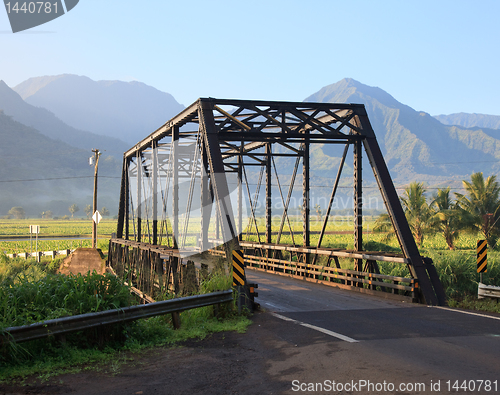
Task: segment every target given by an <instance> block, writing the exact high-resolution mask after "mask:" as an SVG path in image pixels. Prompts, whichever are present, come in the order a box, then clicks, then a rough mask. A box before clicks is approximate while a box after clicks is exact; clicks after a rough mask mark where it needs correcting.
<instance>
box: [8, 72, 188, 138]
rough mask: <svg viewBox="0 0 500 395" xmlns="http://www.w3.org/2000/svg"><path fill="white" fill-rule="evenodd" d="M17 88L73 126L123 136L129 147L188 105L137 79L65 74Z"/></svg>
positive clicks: (16, 87)
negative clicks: (98, 79)
mask: <svg viewBox="0 0 500 395" xmlns="http://www.w3.org/2000/svg"><path fill="white" fill-rule="evenodd" d="M13 90H14V91H16V92H18V93H22V95H23V96H24V100H25V101H26V102H27V103H29V104H32V105H34V106H38V107H43V108H46V109H47V110H49V111H51V112H52V113H54V114H55V115H56V116H57V117H58V118H60V119H61V120H62V121H63V122H65V123H66V124H68V125H70V126H72V127H78V128H81V129H84V130H89V131H92V132H93V133H96V134H100V135H103V136H108V137H113V138H118V139H120V140H123V141H125V142H127V144H129V146H131V145H133V144H135V143H137V142H138V141H140V140H141V139H142V138H143V137H144V136H147V135H148V134H149V133H151V132H153V131H154V130H156V128H158V126H160V125H162V124H164V123H165V122H166V121H168V120H169V119H170V118H172V117H173V116H174V115H176V114H178V113H179V112H180V111H182V110H183V109H184V106H183V105H181V104H179V103H178V102H177V101H176V100H175V98H174V97H173V96H172V95H171V94H169V93H166V92H162V91H160V90H158V89H156V88H154V87H152V86H149V85H146V84H144V83H142V82H138V81H131V82H124V81H119V80H102V81H94V80H92V79H90V78H89V77H86V76H78V75H73V74H62V75H58V76H43V77H34V78H30V79H28V80H26V81H24V82H22V83H20V84H19V85H17V86H15V87H14V88H13Z"/></svg>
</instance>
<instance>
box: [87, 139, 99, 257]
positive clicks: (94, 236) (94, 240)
mask: <svg viewBox="0 0 500 395" xmlns="http://www.w3.org/2000/svg"><path fill="white" fill-rule="evenodd" d="M92 152H93V153H94V157H93V158H92V157H90V160H89V163H90V165H91V166H92V163H93V162H94V164H95V167H94V202H93V205H92V248H96V246H97V222H96V220H95V219H94V214H95V212H96V211H97V167H98V165H99V156H100V155H101V153H100V152H99V150H98V149H93V150H92Z"/></svg>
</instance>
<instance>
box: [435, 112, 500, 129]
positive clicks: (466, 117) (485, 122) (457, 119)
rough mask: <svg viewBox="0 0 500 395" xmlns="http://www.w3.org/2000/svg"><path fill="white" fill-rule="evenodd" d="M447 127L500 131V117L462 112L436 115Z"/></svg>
mask: <svg viewBox="0 0 500 395" xmlns="http://www.w3.org/2000/svg"><path fill="white" fill-rule="evenodd" d="M434 118H436V119H437V120H438V121H439V122H441V123H444V124H445V125H456V126H463V127H464V128H487V129H500V116H498V115H486V114H467V113H465V112H460V113H457V114H449V115H435V116H434Z"/></svg>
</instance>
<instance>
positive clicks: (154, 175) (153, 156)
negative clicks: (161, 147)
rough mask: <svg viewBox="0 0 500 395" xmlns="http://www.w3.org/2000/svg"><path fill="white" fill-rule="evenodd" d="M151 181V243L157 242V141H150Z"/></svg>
mask: <svg viewBox="0 0 500 395" xmlns="http://www.w3.org/2000/svg"><path fill="white" fill-rule="evenodd" d="M151 150H152V151H153V152H152V154H151V160H152V161H153V163H152V164H151V166H152V181H153V191H152V193H153V196H152V199H153V244H154V245H156V244H158V142H157V141H155V140H152V141H151Z"/></svg>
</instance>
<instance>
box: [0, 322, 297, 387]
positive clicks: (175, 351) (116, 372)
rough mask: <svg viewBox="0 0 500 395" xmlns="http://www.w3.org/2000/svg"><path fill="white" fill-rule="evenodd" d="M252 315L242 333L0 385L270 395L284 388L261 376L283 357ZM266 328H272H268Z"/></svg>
mask: <svg viewBox="0 0 500 395" xmlns="http://www.w3.org/2000/svg"><path fill="white" fill-rule="evenodd" d="M272 320H273V317H271V316H269V315H268V314H266V313H256V314H255V315H254V316H253V324H252V325H250V327H249V328H248V330H247V332H246V333H244V334H239V333H235V332H224V333H217V334H213V335H211V336H209V337H207V338H206V339H204V340H200V341H196V340H191V341H187V342H184V343H182V344H180V345H178V346H176V347H159V348H157V349H154V350H147V351H143V352H141V353H138V354H130V355H128V357H129V358H130V360H128V361H127V362H125V363H124V364H122V365H119V364H116V366H114V363H113V362H110V363H109V364H107V365H106V366H102V369H98V370H97V371H96V370H89V371H83V372H80V373H76V374H63V375H60V376H56V377H52V378H50V379H49V380H48V381H47V382H44V383H41V382H40V381H39V380H38V379H36V378H34V377H31V378H28V379H27V380H26V382H25V385H23V386H12V385H2V384H0V395H7V394H9V395H10V394H82V395H83V394H85V395H92V394H109V395H115V394H116V395H125V394H206V395H209V394H214V395H215V394H217V395H218V394H258V393H260V394H262V393H266V394H273V393H274V394H276V393H280V392H282V391H284V390H286V389H289V388H290V384H289V383H283V382H281V381H280V380H279V379H277V378H275V377H274V378H273V377H272V376H271V375H269V374H268V373H267V370H268V368H269V366H268V361H269V360H275V359H278V360H279V359H282V358H284V356H283V355H281V351H280V349H279V348H276V345H275V339H274V334H273V331H272V329H271V330H270V329H269V325H268V324H269V321H272ZM271 328H272V325H271Z"/></svg>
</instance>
